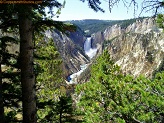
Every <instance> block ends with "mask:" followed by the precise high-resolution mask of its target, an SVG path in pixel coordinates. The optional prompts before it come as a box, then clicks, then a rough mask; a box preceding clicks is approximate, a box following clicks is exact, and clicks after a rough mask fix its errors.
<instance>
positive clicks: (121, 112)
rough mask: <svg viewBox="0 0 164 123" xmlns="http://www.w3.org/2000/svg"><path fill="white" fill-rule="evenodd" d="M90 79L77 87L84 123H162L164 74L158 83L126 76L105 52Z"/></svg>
mask: <svg viewBox="0 0 164 123" xmlns="http://www.w3.org/2000/svg"><path fill="white" fill-rule="evenodd" d="M91 72H92V73H91V79H90V81H89V82H87V83H85V84H81V85H78V86H77V88H76V92H77V94H79V93H83V95H82V96H81V99H80V101H79V103H78V105H79V108H78V109H79V110H80V111H82V114H83V115H84V122H87V123H92V122H104V123H108V122H124V123H125V122H134V123H139V122H154V123H155V122H156V123H157V122H162V121H163V120H164V116H163V110H162V109H163V108H164V103H163V99H164V97H163V92H164V89H163V86H164V85H163V82H162V81H163V77H164V76H163V75H164V74H163V73H158V74H157V75H156V77H155V79H153V80H150V79H147V78H145V77H142V76H140V77H138V78H134V77H133V76H130V75H126V76H123V75H122V74H121V73H120V70H119V67H118V66H117V65H115V64H114V62H113V61H112V60H111V59H110V55H109V53H108V52H107V51H105V52H104V53H103V54H102V56H100V57H99V58H98V59H97V61H96V62H95V63H94V65H93V66H92V70H91Z"/></svg>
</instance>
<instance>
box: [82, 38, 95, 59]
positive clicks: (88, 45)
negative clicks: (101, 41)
mask: <svg viewBox="0 0 164 123" xmlns="http://www.w3.org/2000/svg"><path fill="white" fill-rule="evenodd" d="M91 43H92V38H91V37H88V38H87V39H86V41H85V43H84V51H85V54H87V55H88V56H89V58H93V57H94V56H95V55H96V53H97V49H93V48H92V47H91Z"/></svg>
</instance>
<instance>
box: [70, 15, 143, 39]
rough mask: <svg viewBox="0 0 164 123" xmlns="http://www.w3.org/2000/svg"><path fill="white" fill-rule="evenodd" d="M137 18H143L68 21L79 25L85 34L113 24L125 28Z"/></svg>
mask: <svg viewBox="0 0 164 123" xmlns="http://www.w3.org/2000/svg"><path fill="white" fill-rule="evenodd" d="M137 19H140V20H143V19H144V17H142V18H136V19H128V20H96V19H86V20H72V21H69V22H70V23H73V24H75V25H77V26H78V27H80V28H81V29H82V30H83V31H84V32H85V34H86V36H87V35H91V34H93V33H96V32H99V31H104V30H105V29H106V28H107V27H109V26H113V25H115V24H119V25H121V27H122V28H126V27H127V26H128V25H129V24H132V23H134V22H135V21H136V20H137Z"/></svg>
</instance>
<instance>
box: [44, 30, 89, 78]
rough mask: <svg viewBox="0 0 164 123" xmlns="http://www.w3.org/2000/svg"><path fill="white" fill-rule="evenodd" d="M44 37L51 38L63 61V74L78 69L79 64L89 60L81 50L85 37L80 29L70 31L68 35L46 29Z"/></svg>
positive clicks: (68, 73) (66, 74)
mask: <svg viewBox="0 0 164 123" xmlns="http://www.w3.org/2000/svg"><path fill="white" fill-rule="evenodd" d="M46 37H48V38H53V40H54V42H55V44H56V46H57V48H58V51H59V52H60V54H61V57H62V59H63V62H64V64H63V65H64V68H63V69H64V71H65V76H68V75H70V74H72V73H75V72H77V71H79V70H80V65H82V64H86V63H87V62H89V59H88V57H87V56H86V55H85V53H84V50H83V44H84V41H85V37H84V36H83V33H82V31H80V30H78V31H76V32H70V33H69V34H68V35H66V34H63V33H61V32H59V31H57V30H55V31H53V32H52V31H47V32H46Z"/></svg>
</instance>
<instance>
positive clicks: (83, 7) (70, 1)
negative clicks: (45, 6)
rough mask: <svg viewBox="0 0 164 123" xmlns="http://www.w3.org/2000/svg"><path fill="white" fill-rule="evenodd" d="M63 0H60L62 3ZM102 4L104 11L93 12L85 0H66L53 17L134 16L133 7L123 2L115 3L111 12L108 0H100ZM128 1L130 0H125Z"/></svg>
mask: <svg viewBox="0 0 164 123" xmlns="http://www.w3.org/2000/svg"><path fill="white" fill-rule="evenodd" d="M63 1H64V0H60V2H61V3H62V2H63ZM101 1H102V4H101V5H100V6H101V7H102V8H103V9H104V10H105V13H102V12H95V11H93V10H92V9H90V8H89V6H88V2H87V0H86V1H85V2H84V3H83V2H81V1H80V0H66V5H65V8H63V9H62V10H61V14H60V15H59V18H54V19H55V20H60V21H65V20H81V19H101V20H123V19H130V18H134V10H133V9H134V7H133V6H132V7H130V8H129V9H127V8H126V7H125V6H124V4H123V3H122V2H121V0H120V3H119V4H118V5H115V6H114V8H113V9H112V11H111V13H110V12H109V8H108V2H106V1H108V0H101ZM127 1H130V0H127ZM136 1H137V2H138V6H141V1H143V0H136ZM140 11H141V8H140V7H138V10H137V14H136V17H138V15H139V13H140ZM150 15H152V13H151V12H149V13H142V15H141V16H150Z"/></svg>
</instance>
